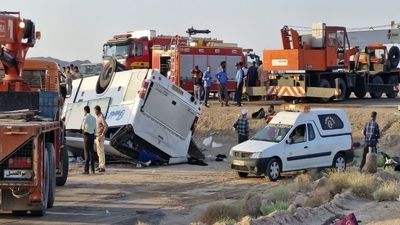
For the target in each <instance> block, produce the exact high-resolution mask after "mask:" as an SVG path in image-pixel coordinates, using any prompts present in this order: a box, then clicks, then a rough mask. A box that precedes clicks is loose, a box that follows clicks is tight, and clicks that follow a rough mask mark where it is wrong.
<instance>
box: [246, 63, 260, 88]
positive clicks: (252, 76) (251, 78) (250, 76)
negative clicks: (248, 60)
mask: <svg viewBox="0 0 400 225" xmlns="http://www.w3.org/2000/svg"><path fill="white" fill-rule="evenodd" d="M247 80H248V86H249V87H255V86H256V83H257V80H258V72H257V67H256V62H255V61H254V62H253V65H252V66H250V68H249V70H248V71H247Z"/></svg>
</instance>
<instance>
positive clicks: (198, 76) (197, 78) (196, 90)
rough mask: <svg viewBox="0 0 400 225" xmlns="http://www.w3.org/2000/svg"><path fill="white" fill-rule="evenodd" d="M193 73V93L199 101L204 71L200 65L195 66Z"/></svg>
mask: <svg viewBox="0 0 400 225" xmlns="http://www.w3.org/2000/svg"><path fill="white" fill-rule="evenodd" d="M192 75H193V82H194V85H193V94H194V98H195V99H196V100H198V101H200V100H201V86H202V85H203V81H202V77H203V73H202V72H201V71H200V69H199V66H197V65H196V66H195V67H194V70H192Z"/></svg>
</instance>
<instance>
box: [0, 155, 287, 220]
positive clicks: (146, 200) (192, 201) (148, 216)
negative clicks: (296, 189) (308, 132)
mask: <svg viewBox="0 0 400 225" xmlns="http://www.w3.org/2000/svg"><path fill="white" fill-rule="evenodd" d="M80 172H81V169H79V168H73V169H71V176H70V177H69V178H68V181H67V184H66V185H65V186H64V187H58V188H57V198H56V203H55V205H54V207H53V208H52V209H50V210H49V211H48V214H47V215H46V216H44V217H42V218H35V217H29V216H24V217H14V216H12V215H10V214H8V213H5V212H4V213H2V214H0V224H18V225H20V224H49V225H50V224H51V225H53V224H136V223H137V222H138V221H142V222H146V223H148V224H189V223H190V222H191V221H192V220H193V218H194V217H195V216H196V215H195V214H198V213H199V211H201V210H202V209H203V208H205V207H206V206H208V205H209V204H210V203H212V202H215V201H221V200H228V201H229V199H240V198H242V197H243V196H244V194H245V193H247V192H248V191H265V190H266V189H267V187H268V186H271V185H277V184H272V183H268V182H267V181H266V180H265V179H263V178H248V179H238V178H237V177H236V174H235V173H233V172H232V171H230V170H229V168H228V164H227V163H226V162H215V161H209V166H195V165H187V164H182V165H173V166H167V167H155V168H152V167H150V168H143V169H136V168H132V167H130V168H118V167H116V166H114V167H112V168H109V169H108V170H107V172H106V173H105V174H104V175H100V174H96V175H89V176H88V175H81V174H80ZM282 182H285V181H282Z"/></svg>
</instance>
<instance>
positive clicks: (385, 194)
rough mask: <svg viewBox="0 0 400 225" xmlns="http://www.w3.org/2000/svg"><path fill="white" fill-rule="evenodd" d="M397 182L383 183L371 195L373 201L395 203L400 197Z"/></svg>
mask: <svg viewBox="0 0 400 225" xmlns="http://www.w3.org/2000/svg"><path fill="white" fill-rule="evenodd" d="M399 185H400V183H399V182H395V181H389V182H385V183H383V185H381V186H380V187H379V188H378V189H377V190H376V191H375V192H374V193H373V194H372V196H373V197H374V199H375V201H378V202H381V201H395V200H396V199H397V198H398V197H399V195H400V189H399Z"/></svg>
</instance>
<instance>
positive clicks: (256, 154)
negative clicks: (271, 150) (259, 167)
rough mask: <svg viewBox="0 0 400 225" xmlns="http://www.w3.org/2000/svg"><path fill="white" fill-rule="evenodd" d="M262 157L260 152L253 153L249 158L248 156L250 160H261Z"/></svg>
mask: <svg viewBox="0 0 400 225" xmlns="http://www.w3.org/2000/svg"><path fill="white" fill-rule="evenodd" d="M261 157H262V152H256V153H253V154H252V155H251V156H250V159H259V158H261Z"/></svg>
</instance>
